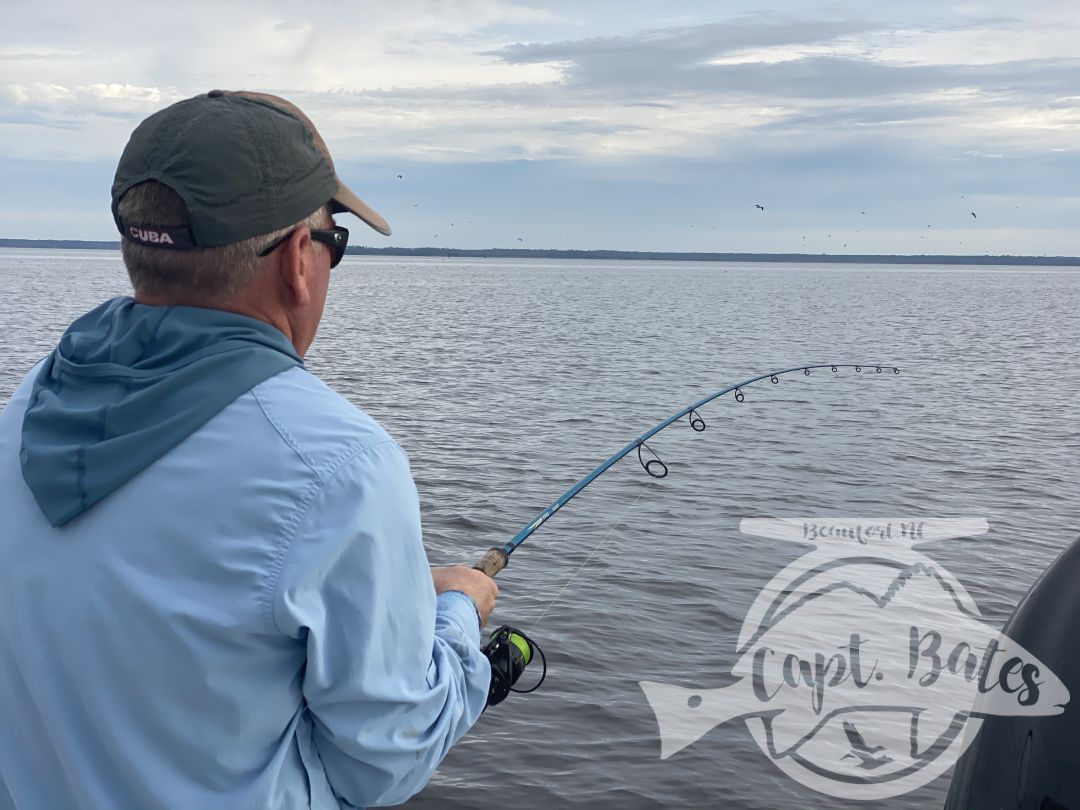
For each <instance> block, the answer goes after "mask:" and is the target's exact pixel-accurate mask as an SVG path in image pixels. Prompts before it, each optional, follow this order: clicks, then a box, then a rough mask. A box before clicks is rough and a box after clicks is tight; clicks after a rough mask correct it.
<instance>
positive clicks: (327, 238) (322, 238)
mask: <svg viewBox="0 0 1080 810" xmlns="http://www.w3.org/2000/svg"><path fill="white" fill-rule="evenodd" d="M294 233H296V231H295V230H292V231H289V232H288V233H287V234H285V235H284V236H283V237H281V238H280V239H275V240H274V241H273V242H271V243H270V244H269V245H267V246H266V247H265V248H263V249H262V252H261V253H259V256H260V258H261V257H263V256H269V255H270V254H271V253H273V252H274V251H275V250H277V249H278V248H279V247H281V246H282V245H283V244H285V243H286V242H287V241H288V240H289V237H290V236H292V235H293V234H294ZM311 238H312V239H314V240H315V241H316V242H322V243H323V244H324V245H326V246H328V247H329V248H330V251H331V253H332V254H333V255H332V256H331V257H330V266H331V267H337V266H338V264H340V263H341V257H342V256H344V255H345V248H346V247H347V246H348V244H349V229H348V228H342V227H341V226H340V225H335V226H334V227H333V228H326V229H322V230H319V229H316V228H312V229H311Z"/></svg>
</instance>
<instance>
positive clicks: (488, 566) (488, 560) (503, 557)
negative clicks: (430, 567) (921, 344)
mask: <svg viewBox="0 0 1080 810" xmlns="http://www.w3.org/2000/svg"><path fill="white" fill-rule="evenodd" d="M816 368H827V369H830V370H831V371H832V372H833V373H836V372H838V371H839V369H842V368H854V369H855V371H857V372H862V370H863V369H864V368H866V369H871V368H872V369H874V371H875V373H877V374H881V373H883V371H886V370H888V371H892V373H893V374H899V373H900V369H898V368H896V367H895V366H884V365H881V364H880V363H820V364H815V365H809V366H795V367H793V368H786V369H784V370H782V371H770V372H769V373H768V374H760V375H758V376H757V377H751V378H750V379H748V380H743V381H742V382H738V383H735V384H734V385H729V386H728V387H727V388H724V389H722V390H720V391H717V392H716V393H715V394H710V395H709V396H707V397H705V398H704V399H701V400H698V401H697V402H695V403H694V404H693V405H687V406H686V407H685V408H683V409H682V410H681V411H679V412H678V413H676V414H674V415H673V416H670V417H669V418H667V419H665V420H664V421H663V422H660V423H659V424H658V425H656V426H654V427H652V428H650V429H649V430H647V431H645V432H644V433H642V434H641V435H640V436H638V437H637V438H636V439H634V440H633V441H631V442H629V443H628V444H627V445H626V446H625V447H623V448H622V449H621V450H619V451H618V452H617V453H615V454H614V455H613V456H611V457H610V458H609V459H607V461H605V462H604V463H603V464H601V465H600V466H599V467H597V468H596V469H595V470H593V471H592V472H591V473H589V474H588V475H586V476H585V477H584V478H582V479H581V480H580V481H578V482H577V483H576V484H574V485H573V486H572V487H570V489H568V490H566V492H564V493H563V494H562V495H560V496H559V497H558V498H556V499H555V501H553V502H552V503H551V505H549V506H548V507H547V508H546V509H544V511H542V512H541V513H540V514H539V515H537V516H536V519H535V520H533V522H532V523H529V524H528V525H526V526H525V527H524V528H522V529H521V531H519V532H518V533H517V534H515V535H514V536H513V537H512V538H510V539H509V540H508V541H506V542H505V543H504V544H503V545H501V546H492V547H491V548H490V549H488V551H487V553H486V554H484V556H483V557H481V558H480V561H479V562H478V563H477V564H476V565H475V566H473V567H474V568H477V569H479V570H480V571H483V572H484V573H485V574H487V575H488V576H489V577H494V576H495V575H496V574H498V573H499V572H500V571H501V570H503V569H504V568H506V566H507V564H508V563H509V562H510V555H511V554H512V553H513V552H514V550H515V549H516V548H517V547H518V546H520V545H521V544H522V543H524V542H525V540H526V538H528V537H529V535H531V534H532V533H533V532H535V531H536V530H537V529H539V528H540V527H541V526H543V525H544V523H546V522H547V521H548V519H550V518H551V516H552V515H554V514H555V513H556V512H558V511H559V510H560V509H561V508H562V507H564V506H566V504H567V503H569V502H570V501H571V500H572V499H573V498H574V497H575V496H576V495H577V494H578V493H580V492H581V491H582V490H583V489H585V487H587V486H588V485H589V484H591V483H592V482H593V481H595V480H596V479H597V478H599V477H600V476H601V475H603V474H604V473H605V472H606V471H607V470H609V469H610V468H611V467H612V466H613V465H614V464H615V463H616V462H617V461H619V460H620V459H621V458H623V457H624V456H626V455H627V454H629V453H632V452H634V451H635V450H637V454H638V461H639V462H640V463H641V466H642V467H644V469H645V472H647V473H648V474H649V475H651V476H652V477H653V478H663V477H664V476H666V475H667V474H668V468H667V465H666V464H665V463H664V462H663V461H662V460H661V459H660V457H659V456H658V455H657V454H656V453H655V452H654V451H653V449H652V448H651V447H649V445H648V444H646V441H647V440H648V439H651V438H652V437H653V436H655V435H656V434H657V433H659V432H660V431H661V430H663V429H664V428H666V427H668V426H669V425H671V424H674V423H675V422H677V421H678V420H680V419H682V418H683V417H684V416H686V417H688V419H689V422H690V427H691V428H693V429H694V430H695V431H697V432H698V433H700V432H701V431H703V430H705V420H704V419H702V417H701V414H700V413H698V408H700V407H702V406H703V405H706V404H707V403H709V402H712V401H713V400H714V399H717V398H718V397H722V396H723V395H724V394H728V393H731V392H732V391H734V392H735V401H736V402H742V401H743V399H745V395H744V394H743V390H742V389H743V388H745V387H746V386H748V385H752V384H753V383H756V382H759V381H761V380H765V379H767V380H769V382H771V383H773V384H774V385H775V384H777V383H779V382H780V377H782V376H783V375H785V374H793V373H795V372H797V371H801V372H802V373H803V374H804V375H805V376H807V377H809V376H810V372H811V370H812V369H816ZM643 450H644V451H646V452H648V453H649V454H650V455H651V456H652V458H648V459H646V458H644V457H643V456H642V451H643Z"/></svg>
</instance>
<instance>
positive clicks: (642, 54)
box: [0, 0, 1080, 255]
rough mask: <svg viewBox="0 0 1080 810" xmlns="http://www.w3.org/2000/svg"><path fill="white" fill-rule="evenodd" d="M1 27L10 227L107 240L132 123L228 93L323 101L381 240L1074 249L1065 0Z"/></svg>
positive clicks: (605, 2) (299, 8)
mask: <svg viewBox="0 0 1080 810" xmlns="http://www.w3.org/2000/svg"><path fill="white" fill-rule="evenodd" d="M0 16H2V19H3V24H2V25H0V236H6V237H24V238H75V239H114V238H116V232H115V227H114V226H113V224H112V220H111V218H110V216H109V186H110V184H111V181H112V174H113V171H114V169H115V165H116V159H117V157H118V155H119V153H120V151H121V150H122V149H123V146H124V143H125V142H126V140H127V136H128V134H129V133H130V131H131V129H132V128H133V127H134V126H135V125H136V124H137V123H138V122H139V121H140V120H141V119H142V118H143V117H145V116H146V115H148V114H149V113H151V112H153V111H154V110H157V109H159V108H161V107H163V106H165V105H167V104H169V103H171V102H173V101H177V100H179V99H182V98H186V97H189V96H192V95H195V94H197V93H200V92H205V91H207V90H210V89H212V88H214V87H223V88H226V89H241V88H243V89H257V90H264V91H269V92H273V93H277V94H279V95H282V96H285V97H287V98H289V99H291V100H293V101H295V102H297V103H298V104H299V105H300V106H301V107H302V108H304V109H305V111H307V112H308V114H309V115H310V116H311V117H312V119H313V120H314V121H315V123H316V124H317V125H318V126H319V128H320V131H321V132H322V134H323V135H324V137H325V138H326V140H327V142H328V143H329V145H330V148H331V150H332V151H333V153H334V155H335V159H336V161H337V163H338V171H339V174H341V175H342V177H343V178H344V179H345V181H346V182H347V183H349V185H351V186H352V187H353V188H354V189H355V190H356V191H357V192H358V193H359V194H360V195H361V196H362V197H364V198H365V199H366V200H367V201H368V202H369V203H371V204H372V205H373V206H374V207H375V208H376V209H377V210H379V211H380V212H381V213H383V214H384V215H385V216H386V217H387V219H388V220H389V221H390V223H391V224H392V226H393V228H394V235H393V236H392V237H389V238H386V237H382V236H379V235H378V234H376V233H375V232H374V231H371V230H369V229H367V228H365V227H364V226H362V225H361V223H359V222H358V221H355V220H354V221H353V222H351V223H345V222H344V219H345V218H342V223H343V224H348V225H349V227H350V228H352V230H353V233H354V237H353V242H354V243H356V244H371V245H380V246H385V245H406V246H418V245H441V246H447V247H516V246H525V247H535V248H543V247H555V248H617V249H629V250H702V251H709V250H718V251H754V252H766V251H767V252H790V251H804V250H805V251H809V252H823V251H825V252H830V253H840V252H848V253H963V254H972V253H1023V254H1048V255H1050V254H1054V255H1059V254H1067V255H1080V229H1078V228H1077V227H1076V225H1077V221H1078V215H1080V184H1078V180H1080V172H1078V169H1080V138H1078V134H1080V58H1078V57H1077V56H1076V55H1075V54H1076V43H1077V42H1078V41H1080V2H1076V0H1025V2H1022V3H1021V2H1015V0H1009V2H1005V1H1004V0H972V2H947V1H945V0H935V1H934V2H928V1H924V0H904V2H888V3H886V2H877V0H874V1H873V2H870V0H861V2H858V3H854V2H853V3H850V4H847V5H845V4H837V3H829V4H820V5H818V4H815V3H813V2H805V1H801V0H800V1H799V2H796V1H795V0H789V1H788V2H784V1H783V0H771V2H764V3H763V2H748V1H744V0H726V1H725V2H722V3H721V2H716V0H701V1H700V2H678V0H669V2H666V3H655V2H638V0H620V1H619V2H615V0H576V2H571V1H570V0H565V2H562V1H559V0H556V1H555V2H527V0H522V1H521V2H504V1H503V0H396V2H394V3H387V2H385V1H383V2H366V0H365V1H364V2H321V0H308V2H305V3H297V2H288V3H284V2H272V1H269V0H259V2H255V0H229V2H224V1H223V0H218V1H217V2H214V3H209V2H203V1H202V0H186V2H183V3H169V4H165V3H156V4H150V3H145V4H135V5H133V4H131V3H127V2H125V3H120V2H114V1H113V0H95V2H93V3H86V2H82V0H79V1H78V2H76V0H54V2H50V3H25V2H18V3H16V2H13V1H12V0H5V2H4V3H3V4H2V5H0ZM399 174H401V175H403V178H402V179H398V178H397V175H399ZM755 204H760V205H762V206H764V209H765V210H764V211H761V210H759V209H758V208H756V207H755ZM972 213H975V214H976V216H972ZM519 240H520V241H519Z"/></svg>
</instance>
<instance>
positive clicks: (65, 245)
mask: <svg viewBox="0 0 1080 810" xmlns="http://www.w3.org/2000/svg"><path fill="white" fill-rule="evenodd" d="M0 248H34V249H46V250H48V249H53V250H119V249H120V243H119V242H89V241H81V240H77V239H0ZM348 254H349V255H350V256H431V257H444V258H452V259H616V260H622V261H667V262H799V263H804V264H805V263H809V262H816V263H828V264H976V265H979V264H982V265H1029V266H1032V267H1080V257H1077V256H985V255H984V256H953V255H929V254H921V255H889V254H852V253H688V252H662V251H635V250H529V249H525V248H488V249H486V250H485V249H479V250H463V249H458V248H434V247H422V248H401V247H385V248H376V247H366V246H359V247H350V248H349V249H348Z"/></svg>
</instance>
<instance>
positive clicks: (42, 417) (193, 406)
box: [20, 297, 303, 526]
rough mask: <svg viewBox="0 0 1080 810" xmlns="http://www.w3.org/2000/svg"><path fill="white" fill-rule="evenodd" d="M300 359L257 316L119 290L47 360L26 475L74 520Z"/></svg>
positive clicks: (55, 519)
mask: <svg viewBox="0 0 1080 810" xmlns="http://www.w3.org/2000/svg"><path fill="white" fill-rule="evenodd" d="M296 365H303V361H302V360H301V359H300V357H299V356H298V355H297V354H296V349H295V348H294V347H293V345H292V343H291V342H290V341H289V339H288V338H287V337H286V336H285V335H284V334H283V333H282V332H281V331H280V330H278V329H276V328H275V327H273V326H271V325H270V324H268V323H264V322H263V321H259V320H256V319H255V318H249V317H247V316H245V315H238V314H236V313H233V312H226V311H224V310H218V309H204V308H200V307H153V306H146V305H144V304H137V303H135V301H134V299H132V298H129V297H122V298H114V299H112V300H111V301H107V302H105V303H104V304H102V305H101V306H99V307H97V308H96V309H94V310H92V311H90V312H88V313H87V314H86V315H83V316H82V317H81V318H79V319H78V320H76V321H75V322H74V323H72V324H71V326H70V327H69V328H68V330H67V331H66V332H65V333H64V336H63V337H62V338H61V340H60V343H59V345H58V346H57V347H56V349H55V350H54V351H53V352H52V354H50V355H49V356H48V357H47V358H46V359H45V361H44V363H43V364H42V367H41V369H40V371H39V372H38V376H37V378H36V380H35V381H34V385H33V389H32V392H31V395H30V403H29V406H28V407H27V410H26V414H25V416H24V417H23V425H22V448H21V453H20V461H21V464H22V474H23V480H24V481H25V482H26V485H27V486H28V487H29V488H30V491H31V492H32V493H33V495H34V499H35V500H36V501H37V504H38V506H39V507H40V508H41V511H42V513H43V514H44V515H45V517H46V518H47V519H48V520H49V522H50V523H51V524H52V525H53V526H62V525H64V524H65V523H67V522H68V521H70V520H72V519H73V518H75V517H77V516H78V515H80V514H82V513H83V512H85V511H86V510H87V509H89V508H90V507H91V506H93V505H94V504H95V503H97V502H98V501H100V500H101V499H102V498H104V497H106V496H107V495H109V494H110V493H111V492H113V491H114V490H116V489H117V488H119V487H120V486H122V485H123V484H124V483H126V482H127V481H129V480H130V479H131V478H133V477H134V476H136V475H137V474H138V473H139V472H141V471H142V470H143V469H145V468H146V467H148V466H149V465H150V464H152V463H153V462H154V461H156V460H157V459H159V458H160V457H161V456H163V455H164V454H165V453H167V452H168V451H169V450H171V449H172V448H174V447H175V446H176V445H178V444H180V442H182V441H183V440H184V439H186V438H187V437H188V436H190V435H191V434H192V433H194V432H195V431H196V430H198V429H199V428H200V427H202V426H203V425H204V424H206V423H207V422H208V421H210V419H212V418H213V417H214V416H215V415H217V414H218V413H219V412H220V411H221V410H222V409H223V408H225V406H226V405H228V404H229V403H230V402H232V401H233V400H235V399H236V398H237V397H238V396H240V395H241V394H244V393H245V392H247V391H249V390H250V389H251V388H253V387H254V386H255V385H257V384H259V383H260V382H262V381H263V380H266V379H268V378H269V377H272V376H274V375H275V374H278V373H280V372H282V371H285V370H286V369H289V368H292V367H293V366H296Z"/></svg>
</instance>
